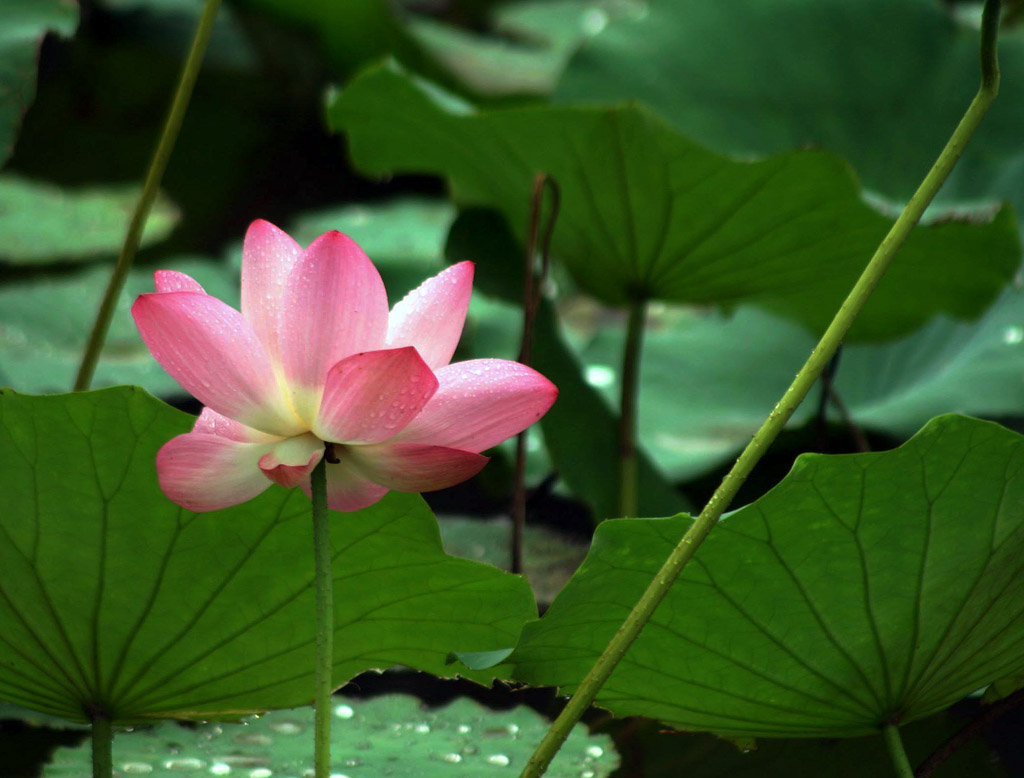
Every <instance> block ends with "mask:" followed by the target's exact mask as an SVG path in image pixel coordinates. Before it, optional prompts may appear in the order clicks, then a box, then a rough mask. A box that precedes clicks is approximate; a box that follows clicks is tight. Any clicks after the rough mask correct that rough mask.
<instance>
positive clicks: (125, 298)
mask: <svg viewBox="0 0 1024 778" xmlns="http://www.w3.org/2000/svg"><path fill="white" fill-rule="evenodd" d="M159 267H166V268H173V269H174V270H180V271H182V272H185V273H189V274H190V275H192V276H194V277H195V278H196V279H197V280H199V281H200V282H201V283H202V284H203V286H204V287H205V288H206V291H208V292H209V293H210V294H212V295H213V296H215V297H218V298H220V299H222V300H224V301H225V302H227V303H229V304H231V305H236V306H237V303H238V277H237V274H236V273H235V272H234V271H233V270H231V269H230V268H228V267H227V266H226V265H225V264H224V263H219V262H215V261H210V260H203V259H198V258H194V257H174V258H170V259H168V260H166V261H165V262H162V263H161V264H160V265H159ZM111 270H112V265H110V264H108V263H95V264H90V265H88V266H87V267H82V268H77V267H76V268H62V269H59V270H58V269H48V270H47V271H45V272H14V271H11V272H8V273H5V274H2V275H0V386H3V385H6V386H12V387H14V388H15V389H17V390H19V391H22V392H66V391H68V390H69V389H70V388H71V386H72V384H74V380H75V374H76V373H77V371H78V365H79V363H80V361H81V359H82V352H83V351H84V350H85V345H86V342H87V341H88V338H89V333H90V331H91V329H92V323H93V319H94V318H95V316H96V309H97V308H98V307H99V304H100V299H101V298H102V296H103V292H104V290H105V289H106V286H107V282H108V281H109V280H110V273H111ZM152 291H153V268H151V267H135V268H133V269H132V271H131V274H130V275H129V277H128V281H127V283H126V284H125V288H124V290H123V291H122V293H121V297H120V298H119V300H118V302H117V307H116V308H115V310H114V318H113V320H112V321H111V325H110V332H109V334H108V336H107V341H106V345H105V346H104V349H103V354H102V357H101V359H100V362H99V364H98V365H97V367H96V375H95V377H94V379H93V386H97V387H102V386H110V385H113V384H125V383H133V384H138V385H140V386H144V387H145V388H146V389H148V390H149V391H151V392H153V393H154V394H160V395H165V396H169V395H175V394H182V393H183V390H182V389H181V388H180V387H179V386H178V384H177V382H176V381H175V380H174V379H172V378H171V377H170V376H168V375H167V373H165V372H164V369H163V368H162V367H160V365H158V364H157V362H156V360H154V359H153V356H152V354H150V353H149V349H147V348H146V344H145V343H143V342H142V338H140V337H139V333H138V330H136V328H135V322H134V321H133V320H132V316H131V307H132V303H133V302H134V301H135V298H136V296H137V295H139V294H142V293H144V292H152Z"/></svg>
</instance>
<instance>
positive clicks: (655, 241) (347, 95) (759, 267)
mask: <svg viewBox="0 0 1024 778" xmlns="http://www.w3.org/2000/svg"><path fill="white" fill-rule="evenodd" d="M329 118H330V121H331V123H332V126H334V127H335V128H336V129H339V130H344V131H345V132H346V134H347V137H348V143H349V149H350V152H351V154H352V158H353V160H354V161H355V163H356V165H357V166H358V167H359V168H360V169H362V170H363V171H365V172H367V173H373V174H381V175H383V174H386V173H391V172H395V171H399V172H417V173H438V174H442V175H445V176H446V177H447V178H448V179H449V181H450V182H451V186H452V190H453V195H454V197H455V199H456V200H457V202H459V203H460V204H462V205H483V206H489V207H495V208H497V209H499V210H500V211H501V212H502V214H503V215H504V216H505V218H506V219H507V220H508V222H509V224H511V225H512V227H513V229H515V230H516V231H517V233H518V234H520V235H522V232H523V231H524V230H525V225H526V223H527V216H528V208H529V199H530V198H529V193H530V191H531V189H532V181H533V177H534V176H535V174H536V173H537V172H539V171H544V172H547V173H550V174H551V175H552V176H554V178H555V179H556V180H557V181H558V183H559V185H560V186H561V190H562V208H561V212H560V215H559V219H558V227H557V229H556V231H555V235H554V251H555V253H556V254H557V256H558V258H559V259H561V260H562V262H564V263H565V264H566V265H567V266H568V268H569V270H570V272H572V274H573V276H574V278H575V280H576V281H577V283H579V284H580V286H581V287H583V288H584V289H585V290H586V291H588V292H590V293H591V294H593V295H595V296H596V297H598V298H600V299H601V300H604V301H606V302H609V303H612V304H624V303H626V302H628V301H629V300H630V299H634V298H638V297H639V298H658V299H663V300H671V301H677V302H693V303H716V304H735V303H738V302H741V301H749V302H756V303H758V304H760V305H762V306H764V307H767V308H770V309H774V310H778V311H782V312H784V313H786V314H787V315H789V316H793V317H795V318H797V319H798V320H800V321H801V322H803V323H804V324H806V325H808V326H810V327H811V328H813V329H818V330H820V329H823V328H824V327H825V326H826V325H827V323H828V322H829V321H831V318H832V315H833V314H834V312H835V310H836V309H837V308H838V306H839V304H840V302H841V301H842V300H843V298H844V297H845V295H846V294H847V293H848V291H849V289H850V287H851V286H852V285H853V282H854V281H855V279H856V278H857V277H858V276H859V274H860V272H861V270H862V269H863V267H864V265H865V264H866V263H867V261H868V259H869V258H870V256H871V254H872V253H873V252H874V250H875V248H876V247H877V245H878V243H879V242H880V241H881V239H882V237H883V236H884V235H885V234H886V232H887V230H888V228H889V226H890V223H891V222H890V220H889V219H888V218H886V217H884V216H882V215H881V214H879V213H877V212H875V211H873V210H872V209H871V208H870V207H868V206H867V205H866V204H865V203H864V201H863V200H862V199H861V198H860V195H859V192H858V189H857V185H856V183H855V181H854V178H853V176H852V174H851V172H850V170H849V169H848V168H847V167H846V165H845V164H844V163H843V162H842V161H841V160H839V159H838V158H837V157H834V156H831V155H829V154H826V153H822V152H798V153H790V154H785V155H781V156H777V157H772V158H770V159H767V160H764V161H761V162H736V161H731V160H729V159H726V158H725V157H722V156H720V155H718V154H715V153H712V152H709V151H707V150H705V149H703V148H701V147H700V146H697V145H696V144H695V143H693V142H692V141H690V140H689V139H687V138H686V137H685V136H683V135H681V134H680V133H679V132H678V131H676V130H674V129H672V128H671V127H669V126H668V125H667V124H665V123H664V122H663V121H662V120H660V119H659V118H657V117H656V116H655V115H654V114H652V113H650V112H648V111H647V110H646V109H644V108H641V107H637V106H632V105H627V106H622V107H617V108H550V107H543V108H526V109H504V110H493V111H486V112H476V111H474V110H473V109H472V108H471V107H470V106H468V105H466V104H463V103H458V102H457V101H456V100H455V99H454V98H452V97H451V96H450V95H444V94H442V93H440V92H439V90H438V89H437V88H436V87H434V86H431V85H429V84H426V83H424V82H419V81H415V80H413V79H411V78H409V77H407V76H406V75H404V74H403V73H401V72H399V71H398V69H397V68H396V67H395V66H384V67H378V68H375V69H372V70H369V71H367V72H364V73H363V74H362V75H361V76H359V77H358V78H356V79H355V80H354V81H353V82H352V83H351V84H350V85H349V86H348V87H347V88H346V89H345V91H344V92H341V93H340V94H338V95H336V96H334V98H333V99H332V102H331V106H330V108H329ZM1018 262H1019V243H1018V238H1017V234H1016V229H1015V225H1014V222H1013V217H1012V216H1011V214H1010V213H1009V212H1008V211H1005V210H1004V211H1002V212H1000V214H999V215H998V216H997V217H996V218H995V219H994V220H993V221H992V222H990V223H988V224H969V223H959V222H955V221H950V222H945V223H942V224H939V225H934V226H931V227H927V228H919V229H918V230H916V231H915V233H914V234H913V235H912V236H911V237H910V239H909V240H908V241H907V244H906V246H905V247H904V248H903V250H902V251H901V254H900V256H899V258H898V261H896V262H895V263H894V264H893V266H892V268H891V269H890V270H889V273H888V274H887V276H886V278H885V279H884V281H883V282H882V284H881V285H880V286H879V288H878V290H877V292H876V293H875V294H874V296H873V297H872V299H871V301H870V302H869V303H868V306H867V307H866V309H865V311H864V313H863V315H862V316H861V317H860V319H859V320H858V322H857V325H856V327H855V330H854V333H855V337H859V338H862V339H864V338H882V337H891V336H893V335H896V334H898V333H902V332H907V331H909V330H911V329H913V328H914V327H916V326H918V325H920V324H921V323H922V322H923V321H924V320H926V319H927V318H929V317H931V316H932V315H934V314H935V313H939V312H946V313H950V314H952V315H955V316H957V317H961V318H967V317H973V316H976V315H978V314H979V313H981V311H982V310H983V309H984V307H985V306H986V305H987V304H988V303H990V302H991V301H992V299H993V298H994V297H995V295H996V294H997V293H998V290H999V289H1001V288H1002V286H1003V285H1004V284H1005V283H1006V282H1007V281H1008V280H1009V279H1010V278H1011V277H1012V275H1013V272H1014V270H1015V268H1016V267H1017V264H1018ZM924 279H927V284H925V283H924Z"/></svg>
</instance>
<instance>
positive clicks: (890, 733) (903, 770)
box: [882, 724, 914, 778]
mask: <svg viewBox="0 0 1024 778" xmlns="http://www.w3.org/2000/svg"><path fill="white" fill-rule="evenodd" d="M882 734H883V735H884V736H885V747H886V748H887V749H889V756H890V757H891V758H892V763H893V766H894V767H895V768H896V775H898V776H899V778H914V768H913V767H911V766H910V760H909V759H908V758H907V752H906V749H904V748H903V738H901V737H900V728H899V727H897V726H896V725H895V724H886V725H885V728H884V729H883V730H882Z"/></svg>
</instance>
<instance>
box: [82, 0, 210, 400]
mask: <svg viewBox="0 0 1024 778" xmlns="http://www.w3.org/2000/svg"><path fill="white" fill-rule="evenodd" d="M219 6H220V0H206V5H205V6H203V13H202V16H200V17H199V24H198V26H197V27H196V34H195V37H194V38H193V39H192V48H191V50H190V51H189V53H188V59H186V60H185V67H184V68H183V69H182V71H181V79H180V80H179V81H178V88H177V91H176V92H175V93H174V100H173V102H172V103H171V110H170V112H169V113H168V114H167V121H166V122H164V129H163V133H162V134H161V135H160V141H159V142H158V143H157V146H156V150H155V151H154V152H153V159H152V161H151V162H150V163H149V171H148V172H147V173H146V182H145V184H144V185H143V187H142V194H141V195H140V196H139V199H138V202H136V203H135V211H134V212H133V213H132V219H131V222H129V224H128V232H127V233H126V234H125V236H124V245H123V246H122V247H121V253H120V255H119V256H118V258H117V264H116V265H115V266H114V272H113V274H111V276H110V283H108V284H107V290H106V292H104V293H103V301H102V302H101V303H100V309H99V312H98V313H97V314H96V321H95V322H94V323H93V326H92V332H91V333H90V335H89V343H88V345H87V346H86V348H85V353H84V354H83V355H82V363H81V364H80V365H79V367H78V375H77V376H76V377H75V387H74V388H75V391H76V392H82V391H85V390H86V389H88V388H89V385H90V384H91V383H92V377H93V373H95V372H96V363H97V362H99V359H100V353H101V352H102V351H103V344H104V343H105V342H106V340H107V332H108V331H109V330H110V320H111V319H112V318H113V316H114V308H115V307H116V306H117V300H118V298H119V297H120V296H121V290H122V289H124V284H125V281H126V280H127V278H128V271H129V270H131V267H132V261H133V260H134V259H135V252H137V251H138V250H139V242H140V241H141V239H142V230H143V228H144V227H145V226H146V219H147V218H148V217H149V211H150V209H151V208H152V207H153V201H154V200H155V199H156V194H157V190H158V189H159V188H160V181H161V179H163V177H164V171H165V170H166V169H167V162H168V160H169V159H170V158H171V152H172V151H173V150H174V142H175V141H176V140H177V139H178V131H179V130H180V129H181V122H182V120H183V119H184V118H185V110H186V109H187V108H188V101H189V98H190V97H191V96H192V87H194V86H195V83H196V77H197V76H198V75H199V68H200V67H201V65H202V63H203V54H204V53H205V52H206V46H207V44H208V43H209V42H210V33H211V32H212V31H213V22H214V20H215V19H216V17H217V8H218V7H219Z"/></svg>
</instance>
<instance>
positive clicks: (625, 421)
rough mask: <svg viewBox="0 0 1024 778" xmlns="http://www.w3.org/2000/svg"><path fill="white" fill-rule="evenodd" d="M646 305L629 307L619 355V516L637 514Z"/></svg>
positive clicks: (641, 302)
mask: <svg viewBox="0 0 1024 778" xmlns="http://www.w3.org/2000/svg"><path fill="white" fill-rule="evenodd" d="M646 319H647V302H646V301H644V300H636V301H634V302H633V303H632V305H631V306H630V308H629V319H628V321H627V323H626V347H625V349H624V350H623V353H622V393H621V401H620V403H619V516H620V517H622V518H634V517H635V516H636V514H637V505H638V493H637V454H636V416H637V404H638V402H639V399H640V356H641V353H642V351H643V344H644V325H645V322H646Z"/></svg>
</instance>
